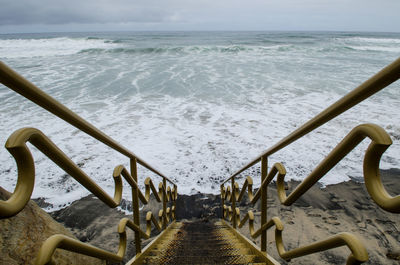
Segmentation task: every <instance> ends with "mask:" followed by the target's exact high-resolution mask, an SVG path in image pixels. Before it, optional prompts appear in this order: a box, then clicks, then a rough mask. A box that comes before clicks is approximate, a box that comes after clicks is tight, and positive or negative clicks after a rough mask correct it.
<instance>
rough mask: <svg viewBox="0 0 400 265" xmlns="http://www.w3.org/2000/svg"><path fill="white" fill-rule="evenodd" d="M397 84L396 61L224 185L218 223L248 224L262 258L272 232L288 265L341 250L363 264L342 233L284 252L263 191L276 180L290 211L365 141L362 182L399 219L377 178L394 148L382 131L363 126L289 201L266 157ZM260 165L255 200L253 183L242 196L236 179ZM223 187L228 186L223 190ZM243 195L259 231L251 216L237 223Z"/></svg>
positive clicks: (398, 203) (394, 200) (395, 202)
mask: <svg viewBox="0 0 400 265" xmlns="http://www.w3.org/2000/svg"><path fill="white" fill-rule="evenodd" d="M399 78H400V58H398V59H397V60H395V61H394V62H393V63H391V64H390V65H388V66H387V67H385V68H384V69H383V70H381V71H380V72H379V73H377V74H376V75H374V76H373V77H371V78H370V79H369V80H367V81H366V82H364V83H363V84H361V85H360V86H359V87H357V88H356V89H354V90H353V91H351V92H350V93H348V94H347V95H345V96H344V97H343V98H341V99H340V100H338V101H337V102H335V103H334V104H332V105H331V106H329V107H328V108H327V109H325V110H324V111H322V112H321V113H320V114H318V115H317V116H315V117H314V118H312V119H311V120H310V121H308V122H306V123H305V124H304V125H302V126H301V127H299V128H298V129H296V130H295V131H294V132H292V133H291V134H289V135H288V136H286V137H285V138H284V139H282V140H281V141H280V142H278V143H277V144H275V145H274V146H272V147H271V148H269V149H268V150H267V151H265V152H264V153H262V154H261V155H259V156H258V157H257V158H255V159H253V160H252V161H251V162H250V163H248V164H247V165H246V166H244V167H243V168H241V169H240V170H238V171H237V172H236V173H234V174H233V175H232V176H231V177H229V178H228V179H226V180H225V181H223V182H222V183H221V207H222V218H224V219H225V218H228V219H229V221H231V224H232V227H233V228H234V229H237V228H238V227H239V228H241V227H243V225H245V223H246V222H247V221H248V222H249V230H250V234H251V236H252V237H253V238H257V237H259V236H261V246H260V250H261V251H264V252H266V251H267V230H268V229H269V228H271V227H273V226H275V242H276V247H277V250H278V253H279V255H280V256H281V258H283V259H285V260H287V261H288V260H290V259H292V258H296V257H300V256H305V255H308V254H312V253H315V252H320V251H324V250H328V249H331V248H335V247H339V246H343V245H347V246H348V248H349V249H350V250H351V254H350V256H349V257H348V259H347V264H360V263H363V262H365V261H367V260H368V254H367V251H366V249H365V247H364V246H363V244H362V243H361V242H360V241H359V240H358V239H357V238H356V237H355V236H353V235H351V234H350V233H340V234H337V235H335V236H333V237H331V238H328V239H325V240H323V241H320V242H317V243H314V244H311V245H308V246H305V247H299V248H297V249H294V250H290V251H286V250H285V247H284V245H283V239H282V231H283V224H282V222H281V220H280V219H279V217H273V218H272V219H270V220H268V219H267V186H268V184H269V183H271V181H272V180H273V179H274V178H275V176H276V175H277V180H276V181H277V192H278V197H279V200H280V202H281V203H282V204H283V205H286V206H288V205H292V204H293V203H294V202H295V201H296V200H297V199H298V198H300V197H301V196H302V195H303V194H304V193H305V192H307V191H308V190H309V189H310V188H311V187H312V186H313V185H314V184H315V183H316V182H318V180H320V179H321V178H322V177H323V176H324V175H325V174H326V173H327V172H328V171H329V170H330V169H331V168H333V167H334V166H335V165H336V164H337V163H338V162H339V161H340V160H341V159H343V158H344V157H345V156H346V155H347V154H348V153H349V152H350V151H351V150H353V148H355V147H356V146H357V145H358V144H359V143H360V142H361V141H362V140H363V139H365V138H367V137H368V138H370V139H371V140H372V141H371V144H370V145H369V147H368V149H367V151H366V153H365V156H364V168H363V172H364V180H365V185H366V187H367V190H368V193H369V194H370V195H371V197H372V199H373V200H374V201H375V202H376V203H377V204H378V205H379V207H381V208H382V209H384V210H386V211H389V212H392V213H400V195H398V196H395V197H393V196H391V195H390V194H389V193H388V192H387V191H386V189H385V187H384V185H383V184H382V181H381V178H380V173H379V162H380V158H381V156H382V154H383V153H384V152H385V151H386V149H387V148H388V147H389V146H390V145H391V144H392V141H391V139H390V136H389V135H388V134H387V133H386V132H385V130H383V129H382V128H381V127H379V126H377V125H373V124H364V125H360V126H357V127H356V128H354V129H353V130H352V131H351V132H350V133H349V134H348V135H347V136H346V137H345V138H344V139H343V140H342V142H340V143H339V144H338V145H337V146H336V147H335V148H334V149H333V150H332V151H331V153H330V154H329V155H328V156H327V157H326V158H325V159H324V160H323V161H322V162H321V163H320V164H319V165H318V166H317V167H316V168H315V169H314V170H313V171H312V172H311V173H310V175H308V176H307V177H306V178H305V179H304V180H303V181H302V182H301V183H300V184H299V185H298V186H297V187H296V188H295V189H294V190H293V191H292V192H291V193H290V194H289V195H286V191H285V184H284V178H285V175H286V169H285V167H284V166H283V165H282V164H280V163H276V164H274V165H273V166H272V168H271V170H270V171H269V173H268V166H267V163H268V157H269V156H270V155H272V154H274V153H276V152H278V151H280V150H281V149H283V148H285V147H286V146H288V145H290V144H291V143H293V142H294V141H296V140H298V139H299V138H301V137H303V136H304V135H306V134H308V133H310V132H311V131H313V130H315V129H316V128H318V127H320V126H321V125H323V124H325V123H327V122H328V121H330V120H331V119H333V118H335V117H336V116H338V115H340V114H342V113H343V112H345V111H347V110H348V109H350V108H352V107H353V106H355V105H357V104H358V103H360V102H361V101H363V100H365V99H367V98H368V97H370V96H371V95H373V94H375V93H376V92H378V91H380V90H381V89H383V88H385V87H386V86H388V85H390V84H391V83H393V82H395V81H396V80H398V79H399ZM259 162H261V185H260V187H259V189H258V191H257V192H256V193H255V194H253V180H252V178H251V177H247V178H246V180H245V182H244V183H243V186H242V189H241V190H240V188H239V184H238V183H237V182H236V180H235V178H236V177H237V176H238V175H239V174H241V173H243V172H244V171H245V170H247V169H249V168H250V167H252V166H254V165H256V164H257V163H259ZM227 183H230V184H227ZM225 184H227V185H228V186H227V187H226V188H225ZM246 189H247V194H248V198H249V200H250V202H251V203H252V204H254V203H256V202H257V201H258V200H260V199H261V224H260V228H259V229H258V230H255V228H254V214H253V212H252V211H249V212H248V213H247V214H246V215H245V216H244V217H243V218H242V219H240V209H239V208H238V207H236V205H237V204H238V203H239V202H240V201H241V200H242V198H243V196H244V194H245V193H246ZM226 202H228V203H230V206H227V205H225V203H226Z"/></svg>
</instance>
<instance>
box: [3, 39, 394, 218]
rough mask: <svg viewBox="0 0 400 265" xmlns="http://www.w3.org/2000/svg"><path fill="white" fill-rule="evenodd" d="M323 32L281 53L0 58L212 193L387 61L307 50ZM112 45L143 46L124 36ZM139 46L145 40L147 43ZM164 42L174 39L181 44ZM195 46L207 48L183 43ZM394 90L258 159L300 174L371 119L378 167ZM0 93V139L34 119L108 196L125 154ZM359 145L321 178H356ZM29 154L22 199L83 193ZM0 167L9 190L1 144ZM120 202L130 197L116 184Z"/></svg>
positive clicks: (11, 171)
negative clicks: (31, 174)
mask: <svg viewBox="0 0 400 265" xmlns="http://www.w3.org/2000/svg"><path fill="white" fill-rule="evenodd" d="M110 38H111V37H110ZM149 38H150V37H149ZM216 38H218V37H216ZM330 39H331V38H326V40H325V39H324V41H323V42H322V43H315V44H307V45H305V44H302V45H298V44H296V43H290V42H288V43H287V44H283V45H287V46H290V47H292V48H291V49H286V50H280V49H279V47H278V48H274V49H270V50H268V49H267V51H263V52H260V48H259V47H260V46H258V45H248V46H246V45H244V46H246V47H247V48H246V49H245V50H243V49H236V50H237V51H238V52H236V51H235V52H221V50H222V49H221V48H222V47H224V46H223V45H222V44H218V45H217V44H214V43H211V44H208V45H206V44H204V43H200V44H198V43H195V44H193V45H188V47H186V48H185V49H184V50H182V51H180V52H178V53H169V52H165V53H152V52H151V53H109V52H102V53H97V54H92V53H78V52H75V53H73V54H71V56H66V57H63V59H62V60H60V59H59V58H55V57H54V56H42V57H41V58H37V57H32V58H25V59H20V58H11V57H10V58H9V59H7V61H6V62H7V63H9V64H10V65H11V66H12V67H14V68H16V69H17V71H19V72H21V74H23V75H24V76H26V77H28V79H30V80H32V81H33V82H34V83H35V84H37V85H38V86H39V87H41V88H42V89H43V90H45V91H46V92H48V93H49V94H51V95H52V96H54V97H55V98H56V99H58V100H59V101H61V102H62V103H64V104H66V105H67V106H68V107H69V108H71V109H72V110H73V111H76V112H77V113H78V114H79V115H81V116H82V117H84V118H85V119H87V120H88V121H90V122H91V123H93V124H94V125H95V126H97V127H98V128H100V129H101V130H102V131H104V132H105V133H106V134H108V135H110V136H111V137H112V138H114V139H116V140H117V141H118V142H120V143H122V144H123V145H125V146H126V147H127V148H128V149H130V150H132V151H134V152H135V153H136V154H137V155H139V156H140V157H141V158H142V159H144V160H145V161H147V162H148V163H149V164H151V165H154V166H155V167H156V168H157V169H158V170H160V171H161V172H163V173H164V174H165V175H166V176H168V177H170V178H171V179H172V180H174V181H176V182H177V184H178V187H179V192H180V193H193V192H198V191H201V192H212V193H217V192H218V191H219V183H220V181H222V180H223V179H225V178H227V177H228V176H229V175H231V174H232V173H234V172H235V171H237V170H238V169H240V167H242V166H243V165H245V164H246V163H247V162H249V161H250V159H252V158H255V157H256V156H257V155H259V154H260V153H262V152H263V151H265V150H266V149H267V148H268V147H270V146H272V145H273V144H275V143H277V142H278V141H279V140H281V139H282V138H283V137H285V136H286V135H287V134H289V133H290V132H292V131H293V130H295V129H296V128H298V127H299V126H300V125H301V124H303V123H304V122H306V121H307V120H308V119H310V118H312V117H313V116H314V115H316V114H318V113H319V112H320V111H322V110H323V109H324V108H326V107H327V106H328V105H329V104H331V103H333V102H335V101H336V100H338V99H339V98H340V97H341V96H343V95H344V94H345V93H347V92H348V91H350V90H351V89H353V88H355V87H356V86H358V85H359V84H360V83H361V82H363V81H365V80H366V79H367V78H368V77H370V76H371V75H373V74H374V73H376V72H377V71H379V70H380V69H381V68H382V67H384V66H385V65H387V64H388V63H390V62H391V61H392V60H393V59H395V58H393V56H392V54H391V53H382V55H380V56H379V58H377V57H376V53H371V55H370V54H369V53H368V52H364V51H362V52H361V51H357V50H337V49H327V50H326V51H323V52H318V51H320V50H321V47H324V48H326V47H337V46H338V43H337V42H331V41H329V40H330ZM85 41H86V40H85ZM96 41H99V40H96ZM246 41H249V40H248V39H246ZM280 41H281V40H280ZM100 42H101V43H102V42H104V41H103V40H100ZM101 43H100V44H99V45H102V44H101ZM106 45H108V43H107V44H106ZM118 45H125V46H124V47H127V48H132V46H134V47H136V46H137V45H142V46H145V45H143V44H140V43H137V41H135V40H132V44H129V43H128V44H126V43H123V44H120V43H119V44H118ZM146 45H148V46H151V47H155V46H157V44H154V43H153V42H150V41H149V43H146ZM241 45H242V44H241ZM173 46H179V47H183V45H182V43H174V45H173ZM202 46H207V47H219V48H218V49H211V51H210V52H187V51H185V50H196V49H195V47H202ZM233 46H239V44H238V45H236V44H234V45H232V44H226V45H225V48H226V49H227V50H229V49H230V47H233ZM242 46H243V45H242ZM278 46H279V45H278ZM107 47H108V46H107ZM25 48H26V46H25ZM392 48H393V46H392ZM394 48H395V47H394ZM79 49H82V46H81V47H80V48H79ZM71 50H72V48H71ZM231 50H232V49H231ZM233 50H235V49H233ZM74 51H79V50H78V48H76V49H74ZM399 91H400V89H399V84H398V83H396V84H394V85H391V86H390V87H389V88H387V89H385V90H384V91H382V92H379V93H378V94H377V95H375V96H373V97H372V98H370V99H368V100H367V101H365V102H364V103H362V104H360V105H359V106H357V107H356V108H354V109H352V110H350V111H349V112H347V113H345V114H344V115H342V116H340V117H338V118H336V119H335V120H333V121H331V122H330V123H328V124H327V125H324V126H322V127H321V128H319V129H318V130H316V131H315V132H313V133H311V134H310V135H308V136H306V137H304V138H302V139H300V140H298V141H297V142H295V143H294V144H293V145H291V146H289V147H287V148H285V149H284V150H282V151H281V152H278V153H276V154H274V155H272V156H271V158H270V160H269V162H270V165H272V164H273V163H275V162H283V163H284V165H285V167H286V168H287V171H288V174H287V178H288V179H303V178H304V177H305V176H306V175H307V174H309V173H310V172H311V171H312V170H313V168H315V166H317V165H318V163H319V162H320V161H322V159H323V158H324V157H325V156H326V155H327V154H328V153H329V152H330V151H331V150H332V149H333V148H334V147H335V146H336V144H337V143H338V142H339V141H340V140H341V139H342V138H343V137H344V136H345V135H346V134H347V133H349V132H350V131H351V129H352V128H354V127H355V126H357V125H359V124H362V123H367V122H372V123H376V124H378V125H380V126H382V127H383V128H385V129H386V130H387V131H388V133H389V134H390V135H391V137H392V138H393V140H394V144H393V146H392V147H390V148H389V150H388V151H387V152H386V153H385V155H384V157H383V158H382V161H381V167H382V168H391V167H399V166H400V164H399V163H400V162H399V159H398V158H399V157H400V148H399V147H400V146H399V140H400V126H399V124H400V122H399V119H400V118H399V116H398V110H399V109H400V101H399V98H400V94H399ZM0 100H1V102H2V104H1V105H0V120H1V126H0V140H1V141H2V142H3V144H4V142H5V141H6V139H7V138H8V136H9V135H10V133H11V132H12V131H13V130H15V129H17V128H20V127H25V126H33V127H36V128H38V129H40V130H42V131H43V132H44V133H45V134H46V135H48V136H49V137H50V139H51V140H52V141H54V143H56V144H57V145H58V146H59V147H60V149H61V150H63V151H64V152H65V153H66V154H67V155H68V156H69V157H70V158H71V159H72V160H73V161H74V162H75V163H77V164H78V165H79V166H80V167H81V168H82V169H83V170H84V171H85V172H86V173H87V174H88V175H89V176H90V177H91V178H93V179H94V180H95V181H96V182H97V183H98V184H99V185H100V186H101V187H102V188H103V189H104V190H105V191H106V192H108V194H110V195H112V194H113V192H114V190H113V189H114V183H113V179H112V172H113V168H114V167H115V166H117V165H119V164H123V165H124V166H125V167H127V168H129V159H127V158H125V157H124V156H122V155H120V154H118V153H117V152H115V151H113V150H111V149H110V148H108V147H106V146H104V145H103V144H101V143H98V142H97V141H95V140H93V139H92V138H90V137H88V136H86V135H85V134H84V133H82V132H79V131H78V130H77V129H75V128H73V127H72V126H69V125H67V124H65V122H63V121H61V120H59V119H56V118H54V117H53V116H52V115H51V114H48V113H47V112H46V111H44V110H41V109H40V108H39V107H36V106H34V105H33V104H32V103H28V102H27V101H26V100H24V99H22V98H21V97H20V96H18V95H15V93H13V92H9V91H8V90H7V89H6V88H4V87H0ZM368 141H369V140H365V141H364V142H363V143H362V144H361V145H360V146H359V147H357V148H356V149H355V150H354V151H352V152H351V154H350V155H349V156H348V157H346V158H345V159H344V160H343V161H341V162H340V163H339V164H338V165H337V166H336V167H335V168H334V169H333V170H332V171H330V172H329V173H328V174H327V175H326V176H325V177H324V178H323V179H322V180H321V182H322V183H323V184H331V183H337V182H340V181H346V180H348V179H349V178H350V177H361V176H362V159H363V155H364V152H365V150H366V148H367V146H368ZM33 149H34V148H33ZM33 155H34V158H35V161H36V167H37V170H36V172H37V176H36V178H37V179H36V183H37V184H36V186H35V190H34V193H33V196H34V197H46V199H47V201H49V202H51V203H53V204H54V205H55V208H53V210H54V209H57V208H59V207H63V206H64V205H66V204H68V202H71V201H73V200H75V199H79V198H80V197H82V196H84V195H86V194H88V191H86V190H85V189H84V188H82V187H81V186H80V184H78V183H77V182H76V181H75V180H74V179H72V178H70V177H68V175H65V174H64V172H63V171H62V170H61V169H58V168H57V167H56V166H55V165H54V163H53V162H51V161H50V160H49V159H48V158H46V157H44V155H42V154H41V153H40V152H39V151H37V150H36V151H35V150H34V151H33ZM0 165H1V166H0V173H1V184H0V185H1V186H3V187H5V188H6V189H8V190H12V189H13V187H14V186H15V183H16V176H17V169H16V166H15V162H14V161H13V159H12V157H11V156H10V155H9V154H8V153H7V151H6V150H5V149H4V148H2V149H0ZM258 170H259V167H257V166H256V167H253V168H252V169H251V170H249V171H247V172H245V173H244V174H242V175H241V179H240V180H239V181H243V177H244V176H245V175H251V176H253V177H254V180H255V183H256V185H257V184H259V181H260V178H259V172H258ZM147 176H151V177H152V178H153V179H154V180H155V182H158V181H159V180H160V179H159V178H157V177H156V176H155V175H154V174H152V173H151V172H149V171H147V170H145V169H143V168H142V167H139V183H143V180H144V179H145V177H147ZM124 198H125V199H128V200H130V192H129V188H128V187H127V186H126V183H125V186H124ZM49 210H51V209H49Z"/></svg>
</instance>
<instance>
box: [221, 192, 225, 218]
mask: <svg viewBox="0 0 400 265" xmlns="http://www.w3.org/2000/svg"><path fill="white" fill-rule="evenodd" d="M223 188H224V187H223V185H221V214H222V215H221V218H222V219H225V218H224V206H225V193H223Z"/></svg>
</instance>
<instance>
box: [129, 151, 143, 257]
mask: <svg viewBox="0 0 400 265" xmlns="http://www.w3.org/2000/svg"><path fill="white" fill-rule="evenodd" d="M130 163H131V165H130V166H131V175H132V178H133V179H134V180H135V181H136V183H137V182H138V176H137V163H136V158H131V160H130ZM132 211H133V222H134V223H135V225H137V226H139V227H140V212H139V196H138V190H137V188H135V187H132ZM135 247H136V254H138V253H141V252H142V246H141V239H140V233H139V232H136V231H135Z"/></svg>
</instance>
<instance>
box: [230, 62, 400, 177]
mask: <svg viewBox="0 0 400 265" xmlns="http://www.w3.org/2000/svg"><path fill="white" fill-rule="evenodd" d="M399 78H400V57H399V58H398V59H397V60H395V61H394V62H393V63H391V64H389V65H388V66H386V67H385V68H384V69H382V70H381V71H380V72H379V73H377V74H376V75H374V76H373V77H371V78H370V79H368V80H367V81H365V82H364V83H363V84H361V85H360V86H359V87H357V88H355V89H354V90H352V91H351V92H350V93H348V94H347V95H345V96H344V97H342V98H341V99H339V100H338V101H336V102H335V103H333V104H332V105H331V106H329V107H328V108H326V109H325V110H324V111H322V112H321V113H320V114H318V115H317V116H315V117H314V118H312V119H311V120H309V121H308V122H306V123H305V124H303V125H302V126H301V127H299V128H298V129H296V130H295V131H293V132H292V133H291V134H289V135H288V136H286V137H285V138H283V139H282V140H281V141H279V142H278V143H277V144H275V145H274V146H272V147H271V148H269V149H268V150H267V151H265V152H264V153H262V154H261V155H259V156H257V158H255V159H253V160H251V162H249V163H248V164H247V165H245V166H244V167H242V168H241V169H239V170H238V171H237V172H235V173H234V174H233V175H232V176H231V177H229V178H228V179H226V180H225V181H224V182H223V183H225V182H228V181H229V180H230V179H231V178H233V177H235V176H237V175H239V174H240V173H242V172H243V171H245V170H246V169H248V168H250V167H252V166H254V165H255V164H256V163H258V162H260V161H261V159H262V157H268V156H270V155H272V154H274V153H276V152H278V151H279V150H281V149H283V148H284V147H286V146H288V145H289V144H291V143H293V142H294V141H296V140H298V139H300V138H301V137H303V136H304V135H306V134H308V133H310V132H312V131H313V130H315V129H316V128H318V127H320V126H322V125H324V124H325V123H327V122H328V121H330V120H332V119H333V118H335V117H337V116H339V115H340V114H342V113H343V112H345V111H347V110H348V109H350V108H352V107H354V106H355V105H357V104H358V103H360V102H361V101H363V100H365V99H367V98H369V97H370V96H372V95H373V94H375V93H376V92H378V91H380V90H382V89H383V88H385V87H387V86H388V85H390V84H391V83H393V82H395V81H397V80H398V79H399Z"/></svg>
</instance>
